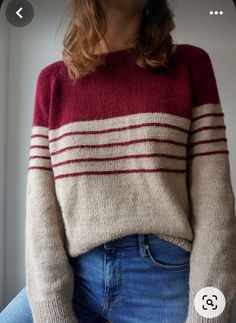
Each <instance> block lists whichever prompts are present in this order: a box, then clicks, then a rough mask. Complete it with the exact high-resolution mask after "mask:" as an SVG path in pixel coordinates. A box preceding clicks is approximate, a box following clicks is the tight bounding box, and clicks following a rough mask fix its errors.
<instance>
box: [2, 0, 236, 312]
mask: <svg viewBox="0 0 236 323" xmlns="http://www.w3.org/2000/svg"><path fill="white" fill-rule="evenodd" d="M172 2H173V5H174V8H175V14H176V19H175V20H176V25H177V29H176V32H175V33H174V34H175V36H176V39H177V41H178V42H180V43H181V42H183V43H191V44H195V45H197V46H200V47H203V48H204V49H206V50H207V52H208V53H209V54H210V56H211V58H212V61H213V65H214V69H215V73H216V77H217V83H218V87H219V92H220V97H221V101H222V106H223V110H224V113H225V122H226V131H227V136H228V146H229V150H230V155H229V157H230V162H231V173H232V175H231V177H232V182H233V187H234V192H236V168H235V167H233V165H236V149H235V145H233V138H234V136H235V127H234V124H235V121H236V120H235V119H236V115H235V101H236V93H235V84H236V64H235V57H236V41H235V30H236V19H235V18H236V12H235V9H234V7H233V2H232V1H230V0H229V1H225V0H199V1H196V0H185V1H183V0H173V1H172ZM32 3H33V5H34V7H35V18H34V20H33V22H32V23H31V24H30V25H29V26H27V27H26V28H24V29H17V28H14V27H10V37H9V42H10V44H9V60H10V69H9V96H8V110H7V112H8V115H7V120H8V124H7V129H6V128H5V130H6V135H7V136H6V138H5V139H6V141H5V142H6V146H7V152H6V154H5V156H6V159H7V165H6V166H7V167H6V168H5V169H6V178H7V182H6V187H5V194H6V199H5V203H6V209H5V218H6V226H5V230H6V241H5V246H6V249H5V251H6V258H5V259H4V261H5V265H6V276H5V283H6V289H5V298H4V305H6V304H7V303H8V302H9V301H10V300H11V299H12V298H13V297H14V296H15V295H16V293H18V292H19V291H20V290H21V289H22V288H23V287H24V286H25V273H24V221H25V187H26V186H25V185H26V173H27V167H28V154H29V144H30V134H31V121H32V108H33V102H34V93H35V92H34V91H35V82H36V78H37V75H38V73H39V71H40V70H41V68H43V67H44V66H46V65H48V64H49V63H51V62H53V61H55V60H58V59H61V54H60V49H61V47H60V46H61V39H62V35H63V29H62V31H61V33H59V34H58V37H57V38H56V31H57V28H58V26H59V24H60V22H61V17H62V14H63V12H64V9H65V8H66V6H67V4H68V1H67V0H54V1H47V0H41V1H37V0H33V1H32ZM55 4H56V5H55ZM5 5H6V4H5ZM211 9H213V10H216V9H217V10H220V9H223V10H224V11H225V15H224V16H223V17H222V16H221V17H220V16H218V17H211V16H209V11H210V10H211ZM3 11H4V10H2V14H1V16H0V18H1V19H0V21H2V20H3V19H4V18H3V17H2V15H3ZM0 32H1V34H0V39H1V43H0V54H1V55H0V59H1V61H0V65H1V74H0V91H3V92H4V93H5V91H6V88H5V85H4V77H6V79H7V76H6V71H5V74H4V72H3V73H2V66H4V68H5V69H6V66H7V64H6V65H5V63H3V62H2V60H3V59H4V57H5V60H4V62H5V61H7V57H6V56H7V54H6V48H7V47H5V45H2V41H3V40H4V39H5V38H4V37H5V36H4V35H2V33H3V34H4V32H3V30H2V25H1V26H0ZM56 39H57V41H56ZM2 51H3V52H4V53H5V54H4V55H3V56H2ZM2 64H3V65H2ZM0 100H1V101H0V104H1V106H2V105H3V107H6V97H5V98H4V95H3V96H2V93H0ZM5 111H6V109H5V110H4V109H2V108H1V111H0V113H1V117H2V114H3V118H0V120H4V119H5V115H4V114H5ZM4 126H5V124H4V122H3V121H2V124H0V131H3V130H4ZM3 132H4V131H3ZM0 138H1V139H0V140H1V141H0V142H1V146H0V148H1V151H0V154H1V156H2V154H3V152H4V149H3V142H4V137H2V136H0ZM3 169H4V164H0V183H2V181H1V179H2V178H3V177H4V172H3ZM0 190H1V191H3V188H2V187H1V186H0ZM0 193H1V192H0ZM0 196H2V194H0ZM3 202H4V201H3V198H2V200H0V212H3V211H4V208H3V207H2V205H3ZM0 215H1V213H0ZM0 221H2V220H1V217H0ZM0 228H1V222H0ZM0 234H1V232H0ZM0 243H1V242H0ZM1 245H2V244H1ZM0 248H1V246H0ZM2 252H3V250H2V249H0V255H1V253H2ZM1 275H2V272H1V268H0V278H1ZM0 284H1V280H0ZM0 289H1V285H0ZM1 290H2V289H1ZM0 301H1V300H0ZM0 306H1V304H0Z"/></svg>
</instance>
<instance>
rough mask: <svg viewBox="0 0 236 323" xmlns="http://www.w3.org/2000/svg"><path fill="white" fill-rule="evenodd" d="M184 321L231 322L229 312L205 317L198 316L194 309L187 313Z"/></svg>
mask: <svg viewBox="0 0 236 323" xmlns="http://www.w3.org/2000/svg"><path fill="white" fill-rule="evenodd" d="M185 323H232V322H231V318H230V315H229V313H224V312H223V313H221V314H220V315H219V316H217V317H215V318H211V319H209V318H205V317H202V316H200V315H199V314H198V313H197V312H196V311H195V310H194V312H191V313H189V315H188V318H187V320H186V322H185Z"/></svg>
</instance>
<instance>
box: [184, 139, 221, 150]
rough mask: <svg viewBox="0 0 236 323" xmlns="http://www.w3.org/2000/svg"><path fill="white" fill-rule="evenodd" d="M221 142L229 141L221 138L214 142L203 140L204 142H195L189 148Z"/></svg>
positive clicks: (213, 140)
mask: <svg viewBox="0 0 236 323" xmlns="http://www.w3.org/2000/svg"><path fill="white" fill-rule="evenodd" d="M220 141H227V139H226V138H220V139H212V140H202V141H198V142H194V143H193V144H191V145H189V148H191V147H193V146H196V145H200V144H210V143H213V142H220Z"/></svg>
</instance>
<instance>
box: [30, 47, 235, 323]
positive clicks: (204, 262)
mask: <svg viewBox="0 0 236 323" xmlns="http://www.w3.org/2000/svg"><path fill="white" fill-rule="evenodd" d="M103 57H104V61H105V65H104V66H101V67H99V68H98V69H97V70H96V71H95V72H94V73H92V74H90V75H87V76H86V77H84V78H83V79H81V80H79V81H78V82H76V83H75V84H73V83H72V81H71V80H70V79H69V76H68V71H67V68H66V66H65V65H64V63H63V61H59V62H56V63H53V64H51V65H50V66H47V67H46V68H44V69H43V70H42V71H41V73H40V75H39V78H38V82H37V88H36V97H35V105H34V113H33V122H32V136H31V143H30V156H29V168H28V176H27V192H26V223H25V237H26V241H25V251H26V258H25V265H26V287H27V291H28V298H29V303H30V306H31V310H32V313H33V319H34V322H36V323H41V322H47V323H57V322H58V323H59V322H60V323H61V322H76V318H75V314H74V312H73V308H72V296H73V288H74V287H73V286H74V276H73V271H72V268H71V266H70V264H69V262H68V255H70V256H71V257H75V256H78V255H80V254H83V253H85V252H87V251H89V250H91V249H92V248H95V247H96V246H98V245H100V244H103V243H106V242H108V241H110V240H113V239H117V238H121V237H124V236H126V235H129V234H135V233H136V234H137V233H143V234H144V233H146V234H148V233H152V234H157V235H158V236H159V237H160V238H162V239H165V240H167V241H171V242H173V243H176V244H177V245H179V246H181V247H182V248H184V249H186V250H188V251H191V257H190V280H189V311H188V317H187V321H186V323H198V322H201V323H208V322H211V323H230V316H231V311H232V301H233V297H234V293H235V291H236V262H235V259H236V217H235V199H234V195H233V189H232V184H231V178H230V165H229V158H228V154H229V152H228V148H227V139H226V132H225V131H226V129H225V124H224V113H223V112H222V107H221V103H220V99H219V95H218V90H217V84H216V79H215V75H214V71H213V67H212V63H211V60H210V57H209V55H208V54H207V53H206V52H205V51H204V50H203V49H201V48H198V47H195V46H192V45H187V44H186V45H185V44H182V45H178V46H177V49H176V52H175V54H174V57H173V61H172V68H171V70H170V71H165V72H164V71H162V72H153V71H147V70H144V69H142V68H140V67H138V66H137V65H136V64H135V61H134V53H133V52H132V51H129V50H123V51H117V52H113V53H108V54H104V55H103ZM207 286H214V287H217V288H219V289H220V290H221V291H222V292H223V293H224V295H225V298H226V303H227V306H226V308H225V310H224V312H223V313H222V314H221V315H220V316H218V317H217V318H215V319H206V318H203V317H201V316H200V315H198V313H197V312H196V311H195V309H194V296H195V295H196V293H197V292H198V290H199V289H201V288H204V287H207ZM173 323H174V322H173Z"/></svg>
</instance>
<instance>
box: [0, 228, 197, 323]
mask: <svg viewBox="0 0 236 323" xmlns="http://www.w3.org/2000/svg"><path fill="white" fill-rule="evenodd" d="M190 254H191V253H190V252H188V251H186V250H184V249H183V248H182V247H180V246H178V245H176V244H174V243H171V242H168V241H166V240H163V239H160V238H159V237H158V236H157V235H154V234H133V235H129V236H126V237H123V238H120V239H116V240H113V241H110V242H108V243H105V244H102V245H100V246H98V247H96V248H94V249H92V250H90V251H89V252H86V253H84V254H82V255H79V256H77V257H70V258H69V262H70V264H71V266H72V268H73V270H74V277H75V285H74V294H73V299H72V303H73V308H74V311H75V313H76V317H77V318H78V321H79V322H80V323H105V322H106V320H109V321H110V322H111V323H148V322H150V323H154V322H157V323H184V322H185V319H186V318H187V311H188V302H189V269H190V267H189V264H190ZM0 322H1V323H2V322H4V323H18V322H22V323H24V322H25V323H29V322H32V317H31V312H30V307H29V304H28V302H27V294H26V289H25V288H24V289H23V290H22V291H21V292H20V293H19V294H18V295H17V296H16V297H15V298H14V299H13V300H12V301H11V303H9V305H8V306H7V307H6V308H5V309H4V310H3V312H2V313H1V314H0Z"/></svg>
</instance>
